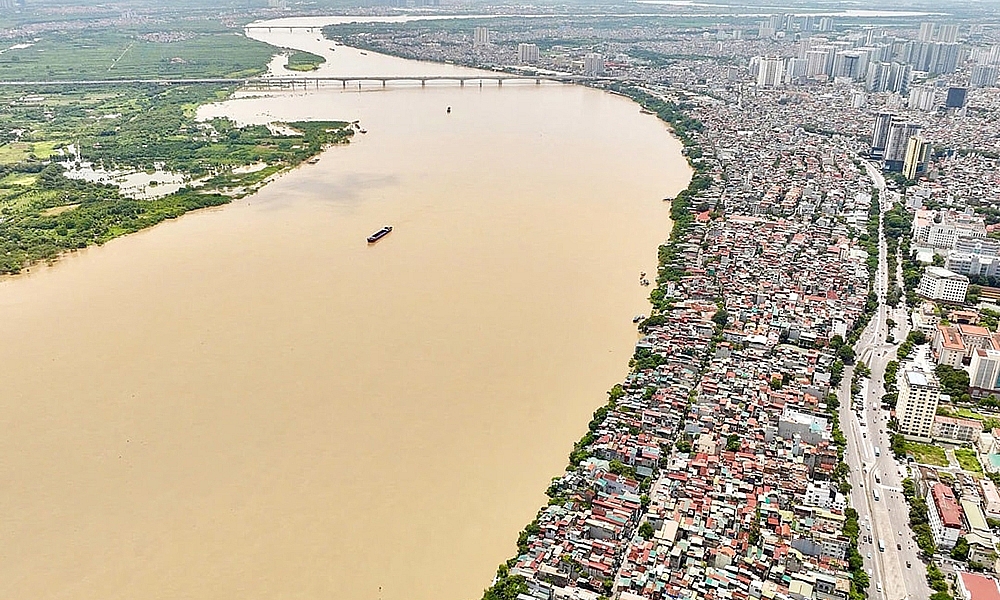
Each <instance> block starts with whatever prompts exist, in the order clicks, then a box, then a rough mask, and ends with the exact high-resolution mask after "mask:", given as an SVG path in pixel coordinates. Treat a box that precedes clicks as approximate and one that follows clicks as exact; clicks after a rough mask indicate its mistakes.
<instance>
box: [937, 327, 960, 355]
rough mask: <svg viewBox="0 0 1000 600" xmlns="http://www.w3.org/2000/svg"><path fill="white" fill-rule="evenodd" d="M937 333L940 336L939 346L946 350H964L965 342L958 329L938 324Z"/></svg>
mask: <svg viewBox="0 0 1000 600" xmlns="http://www.w3.org/2000/svg"><path fill="white" fill-rule="evenodd" d="M937 329H938V334H939V335H940V336H941V346H942V347H943V348H947V349H948V350H959V351H962V352H965V343H964V342H963V341H962V336H960V335H959V334H958V330H957V329H955V328H954V327H948V326H947V325H938V327H937Z"/></svg>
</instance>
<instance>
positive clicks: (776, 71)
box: [757, 56, 785, 87]
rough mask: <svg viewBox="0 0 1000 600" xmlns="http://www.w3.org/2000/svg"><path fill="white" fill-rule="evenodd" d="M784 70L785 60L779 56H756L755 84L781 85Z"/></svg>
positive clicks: (761, 85)
mask: <svg viewBox="0 0 1000 600" xmlns="http://www.w3.org/2000/svg"><path fill="white" fill-rule="evenodd" d="M784 72H785V60H784V59H783V58H780V57H767V56H761V57H758V58H757V86H758V87H777V86H779V85H781V82H782V77H783V75H784Z"/></svg>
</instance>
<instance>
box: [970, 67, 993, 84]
mask: <svg viewBox="0 0 1000 600" xmlns="http://www.w3.org/2000/svg"><path fill="white" fill-rule="evenodd" d="M996 84H997V67H996V66H995V65H974V66H973V67H972V73H971V74H970V75H969V85H971V86H972V87H993V86H995V85H996Z"/></svg>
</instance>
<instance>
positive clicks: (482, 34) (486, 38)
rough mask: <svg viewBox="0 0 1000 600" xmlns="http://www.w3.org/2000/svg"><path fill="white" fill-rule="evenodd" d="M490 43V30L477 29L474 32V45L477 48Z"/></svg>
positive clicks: (484, 28)
mask: <svg viewBox="0 0 1000 600" xmlns="http://www.w3.org/2000/svg"><path fill="white" fill-rule="evenodd" d="M489 43H490V30H489V29H488V28H486V27H476V28H475V29H474V30H473V31H472V45H473V46H474V47H476V48H479V47H482V46H486V45H488V44H489Z"/></svg>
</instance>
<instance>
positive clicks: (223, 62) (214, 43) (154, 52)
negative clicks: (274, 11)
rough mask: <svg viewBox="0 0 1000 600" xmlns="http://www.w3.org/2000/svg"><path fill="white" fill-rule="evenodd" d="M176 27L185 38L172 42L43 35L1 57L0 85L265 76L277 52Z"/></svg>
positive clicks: (111, 34) (238, 38)
mask: <svg viewBox="0 0 1000 600" xmlns="http://www.w3.org/2000/svg"><path fill="white" fill-rule="evenodd" d="M158 27H161V28H162V27H163V26H162V25H160V26H158ZM177 27H179V28H182V29H181V31H182V32H183V33H184V35H183V36H182V37H181V39H177V40H176V41H151V40H147V39H142V37H140V36H143V35H146V34H149V33H151V32H149V31H143V30H141V29H135V30H131V31H129V30H115V31H78V32H74V33H73V34H46V35H45V36H44V37H42V39H40V40H39V41H38V42H36V43H35V44H34V45H32V46H30V47H28V48H23V49H18V50H11V51H9V52H4V53H3V54H0V79H3V80H13V81H31V80H38V79H48V80H52V79H56V80H62V79H128V78H136V77H143V78H147V77H163V78H184V77H247V76H252V75H257V74H259V73H262V72H264V70H265V68H266V66H267V63H268V61H269V60H270V58H271V57H272V56H273V55H274V54H275V53H276V51H277V49H276V48H274V47H272V46H269V45H267V44H264V43H262V42H258V41H255V40H251V39H249V38H247V37H246V36H244V35H243V34H242V32H239V31H234V30H232V29H224V28H222V27H221V26H220V25H218V24H214V28H206V27H201V28H197V29H198V30H197V31H190V29H192V24H191V23H188V22H180V23H178V24H177ZM154 39H157V38H154Z"/></svg>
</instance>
